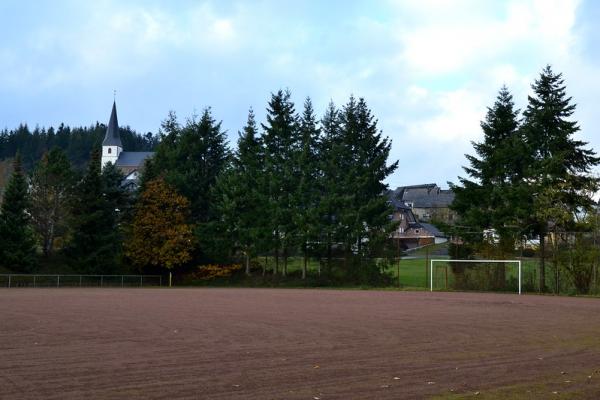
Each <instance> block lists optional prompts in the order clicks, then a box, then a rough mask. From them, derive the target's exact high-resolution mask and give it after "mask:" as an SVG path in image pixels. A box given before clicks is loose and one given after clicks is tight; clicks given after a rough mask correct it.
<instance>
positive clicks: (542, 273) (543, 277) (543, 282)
mask: <svg viewBox="0 0 600 400" xmlns="http://www.w3.org/2000/svg"><path fill="white" fill-rule="evenodd" d="M545 291H546V232H544V231H542V232H541V233H540V292H542V293H544V292H545Z"/></svg>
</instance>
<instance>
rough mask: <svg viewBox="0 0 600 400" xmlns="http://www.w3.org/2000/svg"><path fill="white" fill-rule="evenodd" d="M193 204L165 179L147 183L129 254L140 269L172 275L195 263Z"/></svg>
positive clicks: (131, 238) (136, 218)
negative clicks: (163, 270) (154, 268)
mask: <svg viewBox="0 0 600 400" xmlns="http://www.w3.org/2000/svg"><path fill="white" fill-rule="evenodd" d="M189 215H190V202H189V200H188V199H186V198H185V197H184V196H182V195H180V194H178V193H177V192H176V191H175V190H174V189H173V188H172V187H171V186H169V185H168V184H167V183H166V182H165V181H164V180H163V179H162V178H157V179H154V180H152V181H150V182H148V183H147V185H146V189H145V190H144V191H143V192H142V193H141V194H140V197H139V199H138V201H137V204H136V207H135V213H134V217H133V223H132V229H131V236H130V239H129V241H128V242H127V243H126V246H125V252H126V254H127V256H128V257H129V258H130V259H131V261H132V262H133V264H134V265H135V266H137V267H138V268H143V267H146V266H149V265H152V266H157V267H163V268H166V269H167V270H168V271H169V282H170V281H171V279H170V277H171V272H172V270H173V269H174V268H176V267H177V266H179V265H182V264H185V263H186V262H188V261H190V260H191V259H192V251H193V249H194V235H193V233H192V228H193V227H192V225H191V224H189V223H188V222H187V221H188V218H189Z"/></svg>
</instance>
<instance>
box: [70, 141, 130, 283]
mask: <svg viewBox="0 0 600 400" xmlns="http://www.w3.org/2000/svg"><path fill="white" fill-rule="evenodd" d="M71 215H72V231H73V241H72V243H71V248H70V255H71V257H72V259H73V261H74V263H75V268H76V269H78V270H79V271H81V272H84V273H90V274H108V273H111V272H113V271H114V270H115V267H116V265H117V261H118V256H119V248H120V242H119V239H118V238H119V235H118V232H117V230H116V219H117V216H116V211H115V208H114V204H113V203H112V202H111V201H109V200H108V199H107V197H106V193H105V186H104V180H103V178H102V174H101V172H100V151H99V149H96V150H94V151H93V152H92V156H91V158H90V162H89V164H88V167H87V171H86V173H85V175H84V176H83V179H82V180H81V181H80V182H79V183H78V184H77V186H76V188H75V194H74V196H73V204H72V207H71Z"/></svg>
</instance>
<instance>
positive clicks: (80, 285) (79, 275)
mask: <svg viewBox="0 0 600 400" xmlns="http://www.w3.org/2000/svg"><path fill="white" fill-rule="evenodd" d="M81 278H82V276H81V275H79V287H81Z"/></svg>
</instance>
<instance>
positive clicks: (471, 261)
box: [429, 258, 521, 294]
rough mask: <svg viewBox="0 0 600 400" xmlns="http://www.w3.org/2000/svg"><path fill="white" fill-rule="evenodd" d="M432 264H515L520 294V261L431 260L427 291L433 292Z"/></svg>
mask: <svg viewBox="0 0 600 400" xmlns="http://www.w3.org/2000/svg"><path fill="white" fill-rule="evenodd" d="M434 262H463V263H492V264H498V263H503V264H517V265H518V266H519V294H521V260H454V259H443V258H440V259H432V260H430V269H429V282H430V288H429V291H431V292H433V263H434Z"/></svg>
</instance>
